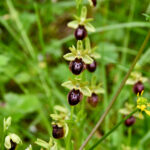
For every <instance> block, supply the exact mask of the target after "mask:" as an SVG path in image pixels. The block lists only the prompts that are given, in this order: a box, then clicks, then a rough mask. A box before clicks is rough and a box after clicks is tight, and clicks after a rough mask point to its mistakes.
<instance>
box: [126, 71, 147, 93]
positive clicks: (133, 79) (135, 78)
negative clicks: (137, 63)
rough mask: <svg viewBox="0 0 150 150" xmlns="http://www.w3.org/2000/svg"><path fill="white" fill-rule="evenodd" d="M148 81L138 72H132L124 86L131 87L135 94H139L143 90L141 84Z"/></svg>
mask: <svg viewBox="0 0 150 150" xmlns="http://www.w3.org/2000/svg"><path fill="white" fill-rule="evenodd" d="M147 80H148V79H147V78H146V77H143V76H142V74H141V73H139V72H132V73H131V76H130V78H129V79H128V80H127V82H126V84H128V85H133V92H134V93H135V94H138V93H139V94H141V92H142V91H143V90H144V85H143V83H144V82H146V81H147Z"/></svg>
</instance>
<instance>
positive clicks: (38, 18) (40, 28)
mask: <svg viewBox="0 0 150 150" xmlns="http://www.w3.org/2000/svg"><path fill="white" fill-rule="evenodd" d="M34 9H35V12H36V18H37V25H38V31H39V41H40V45H41V48H42V49H43V50H44V47H45V44H44V39H43V31H42V25H41V21H40V17H39V13H38V5H37V4H36V3H34Z"/></svg>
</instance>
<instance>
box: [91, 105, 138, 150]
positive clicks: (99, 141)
mask: <svg viewBox="0 0 150 150" xmlns="http://www.w3.org/2000/svg"><path fill="white" fill-rule="evenodd" d="M137 111H138V109H137V108H136V109H135V110H134V111H133V112H132V113H130V114H129V115H128V116H126V117H125V118H124V119H122V120H121V121H120V122H119V123H118V124H117V125H115V126H114V127H113V128H112V129H111V130H110V131H109V132H108V133H106V134H105V135H104V136H103V137H102V138H101V139H99V140H98V141H97V142H96V143H95V144H94V145H93V146H92V147H91V148H90V149H89V150H93V149H94V148H95V147H96V146H98V145H99V144H100V143H101V142H102V141H104V140H105V139H106V138H107V137H108V136H109V135H110V134H111V133H113V132H114V131H115V130H116V129H117V128H118V127H119V126H120V125H121V124H122V123H124V122H125V120H127V119H128V118H130V117H131V116H132V115H133V114H134V113H135V112H137Z"/></svg>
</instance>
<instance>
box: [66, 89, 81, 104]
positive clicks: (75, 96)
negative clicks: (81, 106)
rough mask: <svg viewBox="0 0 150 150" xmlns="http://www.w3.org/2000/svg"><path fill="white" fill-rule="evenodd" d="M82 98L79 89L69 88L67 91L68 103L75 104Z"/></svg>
mask: <svg viewBox="0 0 150 150" xmlns="http://www.w3.org/2000/svg"><path fill="white" fill-rule="evenodd" d="M82 98H83V94H82V93H81V92H80V90H75V89H73V90H71V91H70V92H69V93H68V102H69V104H70V105H77V104H78V103H79V102H80V101H81V100H82Z"/></svg>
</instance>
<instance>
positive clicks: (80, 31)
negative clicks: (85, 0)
mask: <svg viewBox="0 0 150 150" xmlns="http://www.w3.org/2000/svg"><path fill="white" fill-rule="evenodd" d="M74 35H75V38H76V39H77V40H83V39H84V38H85V37H86V36H87V31H86V29H85V27H84V26H82V25H79V26H78V28H77V29H76V30H75V32H74Z"/></svg>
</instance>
